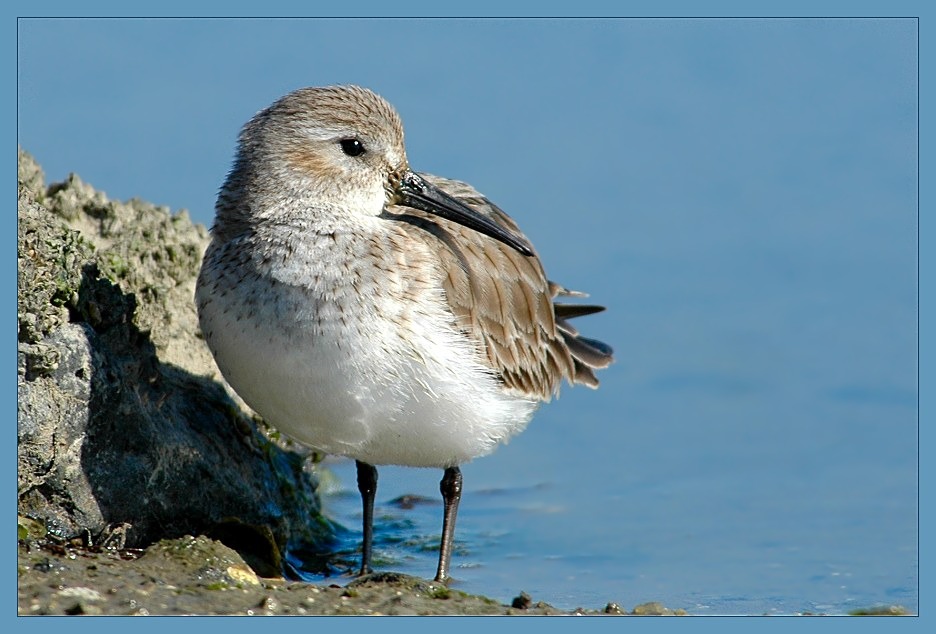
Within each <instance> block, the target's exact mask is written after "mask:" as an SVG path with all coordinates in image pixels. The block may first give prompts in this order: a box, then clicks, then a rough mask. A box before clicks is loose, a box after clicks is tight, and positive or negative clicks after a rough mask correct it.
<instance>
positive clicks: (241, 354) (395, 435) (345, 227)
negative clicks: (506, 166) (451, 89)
mask: <svg viewBox="0 0 936 634" xmlns="http://www.w3.org/2000/svg"><path fill="white" fill-rule="evenodd" d="M215 212H216V217H215V222H214V226H213V227H212V239H211V243H210V246H209V247H208V250H207V252H206V253H205V257H204V261H203V263H202V268H201V272H200V274H199V277H198V284H197V290H196V301H197V305H198V314H199V320H200V324H201V329H202V331H203V333H204V336H205V340H206V341H207V343H208V346H209V347H210V349H211V351H212V353H213V355H214V358H215V360H216V362H217V365H218V368H219V369H220V370H221V373H222V374H223V375H224V377H225V379H226V380H227V381H228V383H229V384H230V385H231V387H233V388H234V390H235V391H236V392H237V393H238V394H239V395H240V396H241V397H242V398H243V399H244V401H245V402H246V403H247V404H248V405H250V407H252V408H253V409H254V410H255V411H256V412H257V413H259V414H260V415H261V416H263V418H264V419H266V420H267V421H268V422H269V423H271V424H272V425H273V426H274V427H276V428H277V429H279V430H280V431H282V432H284V433H286V434H287V435H289V436H291V437H292V438H293V439H295V440H296V441H298V442H300V443H303V444H305V445H307V446H309V447H312V448H315V449H316V450H319V451H322V452H326V453H330V454H337V455H340V456H347V457H349V458H353V459H354V460H355V461H356V464H357V484H358V489H359V491H360V493H361V499H362V505H363V516H364V519H363V545H362V549H361V550H362V553H361V568H360V574H362V575H363V574H366V573H368V572H369V571H370V569H371V552H372V540H373V509H374V496H375V493H376V488H377V469H376V466H377V465H388V464H394V465H408V466H416V467H436V468H441V469H444V475H443V478H442V481H441V483H440V491H441V493H442V498H443V503H444V515H443V524H442V537H441V546H440V551H439V565H438V569H437V572H436V577H435V578H436V580H437V581H440V582H444V581H446V580H447V578H448V576H449V566H450V564H451V555H452V543H453V536H454V531H455V518H456V514H457V512H458V504H459V501H460V499H461V492H462V474H461V470H460V468H459V465H461V464H462V463H465V462H467V461H470V460H472V459H474V458H477V457H479V456H483V455H485V454H488V453H490V452H491V451H493V450H494V448H495V447H496V446H497V445H498V444H499V443H502V442H506V441H507V440H508V439H509V438H510V437H512V436H514V435H515V434H517V433H519V432H520V431H522V430H523V428H524V427H525V426H526V424H527V422H528V421H529V420H530V417H531V416H532V415H533V412H534V410H535V409H536V407H537V406H538V405H539V403H540V402H543V401H548V400H549V399H550V398H551V397H552V396H553V395H554V394H555V393H556V392H557V391H558V389H559V385H560V383H561V381H562V380H563V379H566V380H567V381H568V382H569V383H573V384H574V383H582V384H584V385H588V386H590V387H597V386H598V380H597V378H596V377H595V374H594V370H595V369H598V368H603V367H605V366H607V365H608V364H609V363H611V361H612V351H611V348H610V347H609V346H607V345H605V344H604V343H601V342H600V341H596V340H593V339H588V338H586V337H583V336H581V335H580V334H579V333H578V331H577V330H576V329H575V328H574V327H573V326H571V325H570V324H569V322H568V320H569V319H571V318H573V317H579V316H582V315H588V314H591V313H595V312H599V311H601V310H603V307H601V306H593V305H581V304H565V303H559V302H557V301H555V300H556V299H557V298H559V297H563V296H576V295H578V296H581V295H582V294H581V293H575V292H573V291H569V290H567V289H565V288H563V287H561V286H559V285H558V284H554V283H552V282H550V281H548V280H547V279H546V276H545V274H544V272H543V267H542V264H541V263H540V260H539V258H538V257H537V255H536V253H535V251H534V250H533V247H532V245H531V244H530V243H529V242H528V241H527V239H526V237H524V235H523V234H522V233H521V232H520V230H519V229H518V227H517V225H516V223H515V222H514V221H513V220H512V219H511V218H510V217H509V216H507V214H505V213H504V212H503V211H501V210H500V209H499V208H498V207H497V206H496V205H494V204H493V203H492V202H490V201H489V200H488V199H487V198H485V197H484V196H482V195H481V194H479V193H478V192H477V191H476V190H475V189H474V188H472V187H471V186H470V185H467V184H465V183H462V182H458V181H454V180H448V179H445V178H440V177H437V176H431V175H429V174H425V173H418V172H415V171H413V170H412V169H411V168H410V166H409V162H408V160H407V156H406V150H405V148H404V144H403V126H402V123H401V121H400V117H399V115H398V114H397V112H396V111H395V110H394V109H393V107H392V106H391V105H390V104H389V103H387V102H386V101H385V100H384V99H383V98H381V97H380V96H378V95H377V94H375V93H373V92H371V91H370V90H367V89H364V88H360V87H357V86H332V87H325V88H304V89H300V90H297V91H295V92H292V93H290V94H288V95H286V96H284V97H282V98H281V99H279V100H278V101H276V102H275V103H273V104H272V105H271V106H269V107H268V108H266V109H264V110H262V111H260V112H259V113H257V114H256V115H255V116H254V117H253V118H252V119H251V120H250V121H249V122H248V123H247V124H246V125H245V126H244V128H243V129H242V131H241V134H240V137H239V143H238V148H237V154H236V158H235V160H234V164H233V167H232V168H231V171H230V173H229V174H228V176H227V179H226V181H225V182H224V185H223V186H222V188H221V190H220V193H219V195H218V201H217V205H216V208H215Z"/></svg>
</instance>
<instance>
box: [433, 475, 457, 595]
mask: <svg viewBox="0 0 936 634" xmlns="http://www.w3.org/2000/svg"><path fill="white" fill-rule="evenodd" d="M439 490H440V491H442V501H443V502H444V503H445V515H444V516H443V518H442V545H441V547H440V548H439V570H438V571H437V572H436V576H435V580H436V581H439V582H444V581H445V580H446V579H448V571H449V564H450V563H451V562H452V542H453V541H454V539H455V517H456V516H457V515H458V503H459V502H460V501H461V492H462V474H461V469H459V468H458V467H449V468H448V469H446V470H445V475H443V476H442V482H440V483H439Z"/></svg>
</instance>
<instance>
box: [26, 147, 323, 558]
mask: <svg viewBox="0 0 936 634" xmlns="http://www.w3.org/2000/svg"><path fill="white" fill-rule="evenodd" d="M20 161H21V172H22V163H23V157H22V155H21V158H20ZM36 169H38V168H36ZM22 181H23V179H22V178H21V186H20V205H19V223H18V237H19V244H18V247H19V248H18V256H19V280H18V282H19V292H18V317H19V322H20V328H19V329H20V335H19V350H18V367H19V378H18V440H19V444H18V459H19V460H18V462H19V469H18V498H19V499H18V512H19V514H20V515H22V516H25V517H30V518H34V519H39V520H41V521H42V522H43V523H44V524H45V526H46V529H47V530H48V531H49V533H51V534H52V535H53V536H56V537H57V538H60V539H74V538H75V537H80V538H81V539H82V540H83V541H84V542H85V543H86V544H93V545H105V546H115V547H136V548H140V547H146V546H148V545H150V544H152V543H154V542H156V541H158V540H160V539H164V538H173V537H179V536H182V535H186V534H191V535H199V534H206V535H209V536H212V537H215V538H217V539H219V540H221V541H224V542H225V543H227V544H229V545H230V546H231V547H233V548H235V549H237V550H238V551H239V552H241V554H242V556H244V558H245V560H246V561H247V562H248V563H249V564H250V565H251V566H252V567H254V570H255V571H256V572H257V573H258V574H261V575H264V576H275V575H277V574H279V572H280V571H281V570H282V569H283V563H282V560H281V555H280V553H283V552H285V551H286V550H287V549H294V548H297V549H298V548H301V549H304V550H309V551H322V550H327V549H329V547H330V546H331V544H332V540H333V535H334V530H333V527H332V525H331V524H330V523H329V522H328V521H327V520H326V519H325V518H323V517H322V516H321V515H320V513H319V502H318V498H317V495H316V491H315V482H314V479H313V478H312V476H310V474H309V473H308V471H307V470H304V468H303V462H304V461H303V457H302V456H300V455H299V454H296V453H293V452H290V451H284V450H283V449H282V448H280V447H279V446H278V445H277V444H276V443H274V442H273V441H271V440H270V439H269V438H267V437H266V436H264V435H263V434H262V433H260V431H259V430H258V429H257V426H256V424H255V422H254V421H253V420H252V419H251V418H250V417H249V416H248V415H246V414H245V413H244V411H243V410H241V409H240V408H239V407H238V405H237V404H236V403H235V402H234V401H233V400H232V399H231V397H230V396H229V395H228V393H227V392H226V391H225V389H224V387H223V386H222V385H221V384H220V383H218V382H217V381H214V380H212V379H211V378H209V377H206V376H199V375H197V374H194V373H192V372H190V371H187V370H185V369H183V368H181V367H179V366H178V365H175V364H172V363H166V362H163V361H161V360H160V356H159V353H158V351H157V346H156V345H154V343H153V339H152V337H151V331H149V330H142V329H141V328H140V327H139V326H138V319H137V317H138V315H137V313H138V311H139V309H140V306H138V301H137V293H134V292H127V291H124V290H123V289H122V287H121V286H120V285H118V284H117V283H115V282H114V281H112V280H111V279H109V278H110V277H111V276H112V275H111V274H107V275H105V274H103V273H102V270H101V266H100V263H101V262H102V258H107V257H108V255H107V253H106V252H105V253H102V252H101V251H100V250H95V248H94V247H93V246H91V245H89V244H88V242H87V241H86V240H84V239H83V238H82V237H81V235H80V234H79V233H78V232H76V231H73V230H71V229H70V228H69V227H68V226H67V224H66V223H63V222H61V220H60V219H59V218H58V217H57V216H56V215H55V213H53V212H50V211H49V210H48V209H47V208H46V207H45V206H44V205H43V202H44V201H43V200H42V192H39V193H38V194H36V193H35V192H30V191H28V188H26V187H24V186H23V183H22ZM40 182H41V181H40ZM174 221H175V219H173V222H174ZM131 266H132V263H131ZM192 275H194V271H193V272H192ZM144 294H145V292H144ZM153 294H154V295H155V294H158V293H155V292H153ZM176 327H178V326H177V325H176ZM193 340H197V339H196V338H195V337H193ZM199 342H200V340H199ZM200 345H202V346H203V345H204V343H203V342H200Z"/></svg>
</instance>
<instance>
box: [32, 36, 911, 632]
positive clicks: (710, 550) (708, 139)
mask: <svg viewBox="0 0 936 634" xmlns="http://www.w3.org/2000/svg"><path fill="white" fill-rule="evenodd" d="M17 48H18V50H17V53H18V82H17V88H18V95H17V107H18V111H17V114H18V118H17V121H18V130H17V131H18V142H19V143H20V145H21V146H22V147H23V148H24V149H26V150H27V151H29V152H31V153H32V154H33V155H34V156H35V157H36V159H37V160H38V161H39V163H40V164H41V165H42V166H43V168H44V170H45V172H46V175H47V180H48V181H49V182H52V181H55V180H61V179H64V178H65V177H66V176H67V174H68V173H69V172H71V171H74V172H76V173H78V174H79V175H80V176H81V177H82V178H83V179H84V180H86V181H88V182H90V183H91V184H92V185H94V186H95V187H97V188H99V189H103V190H104V191H106V192H107V194H108V195H109V196H111V197H113V198H118V199H125V198H129V197H133V196H136V197H140V198H144V199H146V200H149V201H151V202H154V203H157V204H164V205H167V206H169V207H171V208H173V209H180V208H186V209H188V210H189V212H190V213H191V215H192V217H193V219H194V220H196V221H197V222H202V223H205V224H210V221H211V217H212V207H213V202H214V197H215V194H216V191H217V188H218V186H219V185H220V184H221V181H222V180H223V178H224V175H225V173H226V171H227V169H228V167H229V165H230V160H231V157H232V155H233V151H234V142H235V139H236V134H237V131H238V129H239V127H240V126H241V125H242V124H243V123H244V122H245V121H246V120H247V119H248V118H249V117H250V116H251V115H252V114H253V113H254V112H256V111H257V110H259V109H260V108H262V107H264V106H266V105H267V104H269V103H270V102H271V101H273V100H274V99H275V98H277V97H278V96H280V95H282V94H283V93H285V92H287V91H289V90H292V89H295V88H298V87H301V86H306V85H324V84H330V83H358V84H361V85H365V86H368V87H370V88H372V89H374V90H376V91H377V92H379V93H381V94H382V95H383V96H384V97H386V98H387V99H388V100H389V101H391V103H393V104H394V105H395V106H396V107H397V109H398V110H399V111H400V113H401V115H402V117H403V121H404V124H405V125H406V132H407V145H408V153H409V158H410V162H411V164H412V165H413V167H414V168H415V169H417V170H422V171H429V172H433V173H437V174H440V175H444V176H448V177H453V178H458V179H461V180H466V181H468V182H471V183H472V184H474V185H475V186H476V187H477V188H478V189H480V190H481V191H482V192H484V193H485V194H486V195H488V196H489V197H490V198H492V199H493V200H494V201H496V202H497V203H498V204H499V205H500V206H501V207H503V208H504V209H505V210H506V211H507V212H508V213H510V214H511V215H512V216H513V217H514V218H515V219H516V220H517V221H518V222H519V224H520V226H521V227H522V229H523V230H524V232H525V233H526V234H527V236H528V237H529V238H530V239H531V240H532V242H533V243H534V244H535V245H536V247H537V249H538V251H539V252H540V254H541V256H542V259H543V261H544V263H545V265H546V268H547V272H548V273H549V275H550V277H552V278H553V279H555V280H557V281H559V282H560V283H562V284H564V285H566V286H569V287H571V288H576V289H581V290H585V291H588V292H589V293H590V294H591V297H592V299H593V300H594V301H596V302H599V303H603V304H605V305H607V306H608V308H609V310H608V312H606V313H604V314H602V315H600V316H595V317H590V318H588V319H587V320H582V321H581V323H580V324H579V326H580V327H581V329H582V330H584V331H585V332H586V334H588V335H589V336H594V337H596V338H599V339H602V340H604V341H607V342H609V343H610V344H612V345H613V346H614V347H615V349H616V352H617V358H618V361H617V363H616V364H615V365H614V366H612V367H611V368H610V369H609V370H607V371H605V372H603V373H602V374H601V377H600V378H601V380H602V388H601V389H600V390H599V391H598V392H591V391H589V390H587V389H584V388H576V389H574V390H573V389H568V388H567V389H565V390H564V391H563V394H562V398H561V399H559V400H558V401H557V402H555V403H553V404H551V405H548V406H545V407H544V408H543V409H542V410H541V411H540V412H539V414H538V415H537V417H536V418H535V420H534V422H533V423H532V424H531V426H530V428H529V430H528V431H527V432H525V433H524V434H523V435H522V436H520V437H518V438H517V439H515V440H514V441H513V442H512V443H511V444H510V445H508V446H506V447H504V448H502V449H500V450H499V451H498V452H497V453H496V454H494V455H493V456H492V457H490V458H485V459H482V460H479V461H477V462H475V463H472V464H470V465H468V466H466V467H465V468H464V473H465V487H466V493H465V497H464V500H463V509H462V513H461V515H460V518H459V519H460V523H459V530H458V535H457V537H458V539H459V541H460V542H461V543H462V550H461V551H460V553H457V554H456V559H455V562H454V565H455V566H456V567H457V568H456V570H455V571H454V575H455V577H456V579H458V580H459V585H457V586H456V587H458V588H459V589H464V590H467V591H472V592H481V593H485V594H488V595H491V596H494V597H495V598H498V599H500V600H504V601H508V602H509V600H510V599H511V598H512V597H513V596H515V595H516V594H517V593H519V591H520V590H526V591H527V592H529V593H530V594H532V595H533V597H534V600H545V601H548V602H550V603H553V604H554V605H557V606H559V607H566V608H573V607H576V606H577V605H583V606H586V607H600V606H601V605H603V604H604V602H606V601H608V600H614V601H617V602H618V603H620V604H621V605H622V606H625V607H632V606H633V605H635V604H637V603H640V602H642V601H649V600H659V601H662V602H664V603H665V604H666V605H668V606H670V607H682V608H685V609H687V610H689V611H690V612H691V613H697V614H707V613H716V614H724V613H747V614H760V613H795V612H802V611H814V612H832V613H842V612H847V611H848V610H850V609H854V608H859V607H868V606H869V605H875V604H884V603H886V604H890V603H898V604H902V605H904V606H906V607H908V608H909V609H911V610H916V609H918V607H919V606H918V598H917V585H918V569H917V558H918V555H919V553H918V549H917V540H918V528H917V511H918V509H917V499H918V489H917V477H918V468H917V451H918V435H917V415H918V411H917V397H918V389H917V284H918V279H917V265H918V262H917V236H918V226H917V219H918V216H917V186H918V171H917V153H918V142H917V134H918V130H917V116H918V101H917V99H918V94H917V73H918V66H917V23H916V21H914V20H912V19H890V20H869V19H858V20H840V19H792V20H784V19H745V20H739V19H706V20H692V19H688V20H687V19H636V20H623V19H622V20H607V19H604V20H586V19H576V20H564V19H536V20H525V19H472V20H465V19H460V20H425V19H417V20H410V19H392V20H383V19H368V20H360V19H310V20H295V19H292V20H187V19H170V20H90V19H85V20H50V19H41V20H25V19H24V20H20V21H19V26H18V44H17ZM334 468H335V470H336V472H337V473H338V475H339V477H340V478H341V479H342V481H343V483H344V484H345V486H346V487H347V488H348V489H349V490H350V491H352V492H353V489H354V486H353V480H352V479H351V478H350V473H351V470H350V469H349V468H348V466H347V465H342V464H340V463H339V464H336V465H334ZM440 475H441V474H437V473H434V472H431V471H420V470H404V469H386V470H382V471H381V490H380V492H379V494H378V503H383V504H384V506H383V507H382V509H383V510H382V511H381V512H382V513H383V515H382V517H383V519H382V520H381V521H382V524H380V525H379V526H378V532H379V531H381V530H383V531H384V533H385V534H391V533H393V532H394V531H399V532H401V533H406V532H410V533H413V534H417V535H422V534H431V533H432V532H433V531H435V532H436V533H437V532H438V527H437V526H436V525H437V524H438V521H439V517H438V516H439V515H440V512H441V511H440V509H439V508H438V507H430V508H428V509H421V510H419V509H417V510H416V511H414V512H410V513H408V514H407V513H404V512H403V511H400V510H397V509H394V508H393V507H390V506H387V505H386V502H387V501H388V500H390V499H391V498H393V497H395V496H396V495H399V494H401V493H404V492H405V493H418V494H421V495H426V496H436V495H437V493H436V492H437V482H438V478H439V476H440ZM331 508H332V509H333V511H334V513H335V514H336V515H337V516H338V519H339V520H340V521H342V522H343V523H345V524H346V525H347V526H349V527H350V528H356V527H357V524H356V522H357V521H358V518H357V517H356V516H355V512H356V511H355V509H356V506H355V502H354V501H353V496H347V495H343V494H341V493H338V494H336V495H335V496H334V499H333V500H332V502H331ZM381 526H382V527H383V529H381ZM386 554H387V556H388V557H390V558H396V559H397V560H398V565H395V566H394V567H395V568H397V569H401V570H404V571H406V572H410V573H412V574H420V575H423V576H429V575H431V573H432V569H433V568H432V566H433V563H432V560H433V558H434V556H435V555H434V553H423V554H420V553H418V552H408V551H406V550H405V549H402V550H399V549H398V550H393V549H389V550H388V552H387V553H386ZM458 566H460V567H458Z"/></svg>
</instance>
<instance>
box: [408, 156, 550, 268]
mask: <svg viewBox="0 0 936 634" xmlns="http://www.w3.org/2000/svg"><path fill="white" fill-rule="evenodd" d="M399 192H400V203H401V204H403V205H405V206H407V207H413V208H414V209H420V210H422V211H425V212H428V213H431V214H435V215H436V216H439V217H441V218H445V219H446V220H451V221H452V222H457V223H458V224H460V225H462V226H464V227H468V228H469V229H473V230H474V231H477V232H478V233H483V234H484V235H486V236H489V237H491V238H494V239H495V240H499V241H500V242H503V243H504V244H506V245H507V246H509V247H511V248H513V249H515V250H517V251H519V252H520V253H522V254H523V255H533V248H532V247H531V246H530V244H529V243H528V242H527V241H526V240H524V239H523V238H522V237H520V236H517V235H514V234H513V233H511V232H509V231H507V230H506V229H504V228H503V227H501V226H500V225H498V224H497V223H495V222H494V221H493V220H491V219H490V218H488V217H486V216H484V215H482V214H480V213H478V212H477V211H475V210H474V209H472V208H471V207H469V206H468V205H466V204H465V203H463V202H461V201H460V200H458V199H457V198H453V197H452V196H449V195H448V194H446V193H445V192H444V191H442V190H441V189H439V188H438V187H436V186H435V185H432V184H431V183H429V182H428V181H426V179H424V178H423V177H421V176H420V175H419V174H416V173H415V172H412V171H409V170H407V171H406V173H405V174H404V175H403V179H402V180H401V181H400V185H399Z"/></svg>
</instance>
